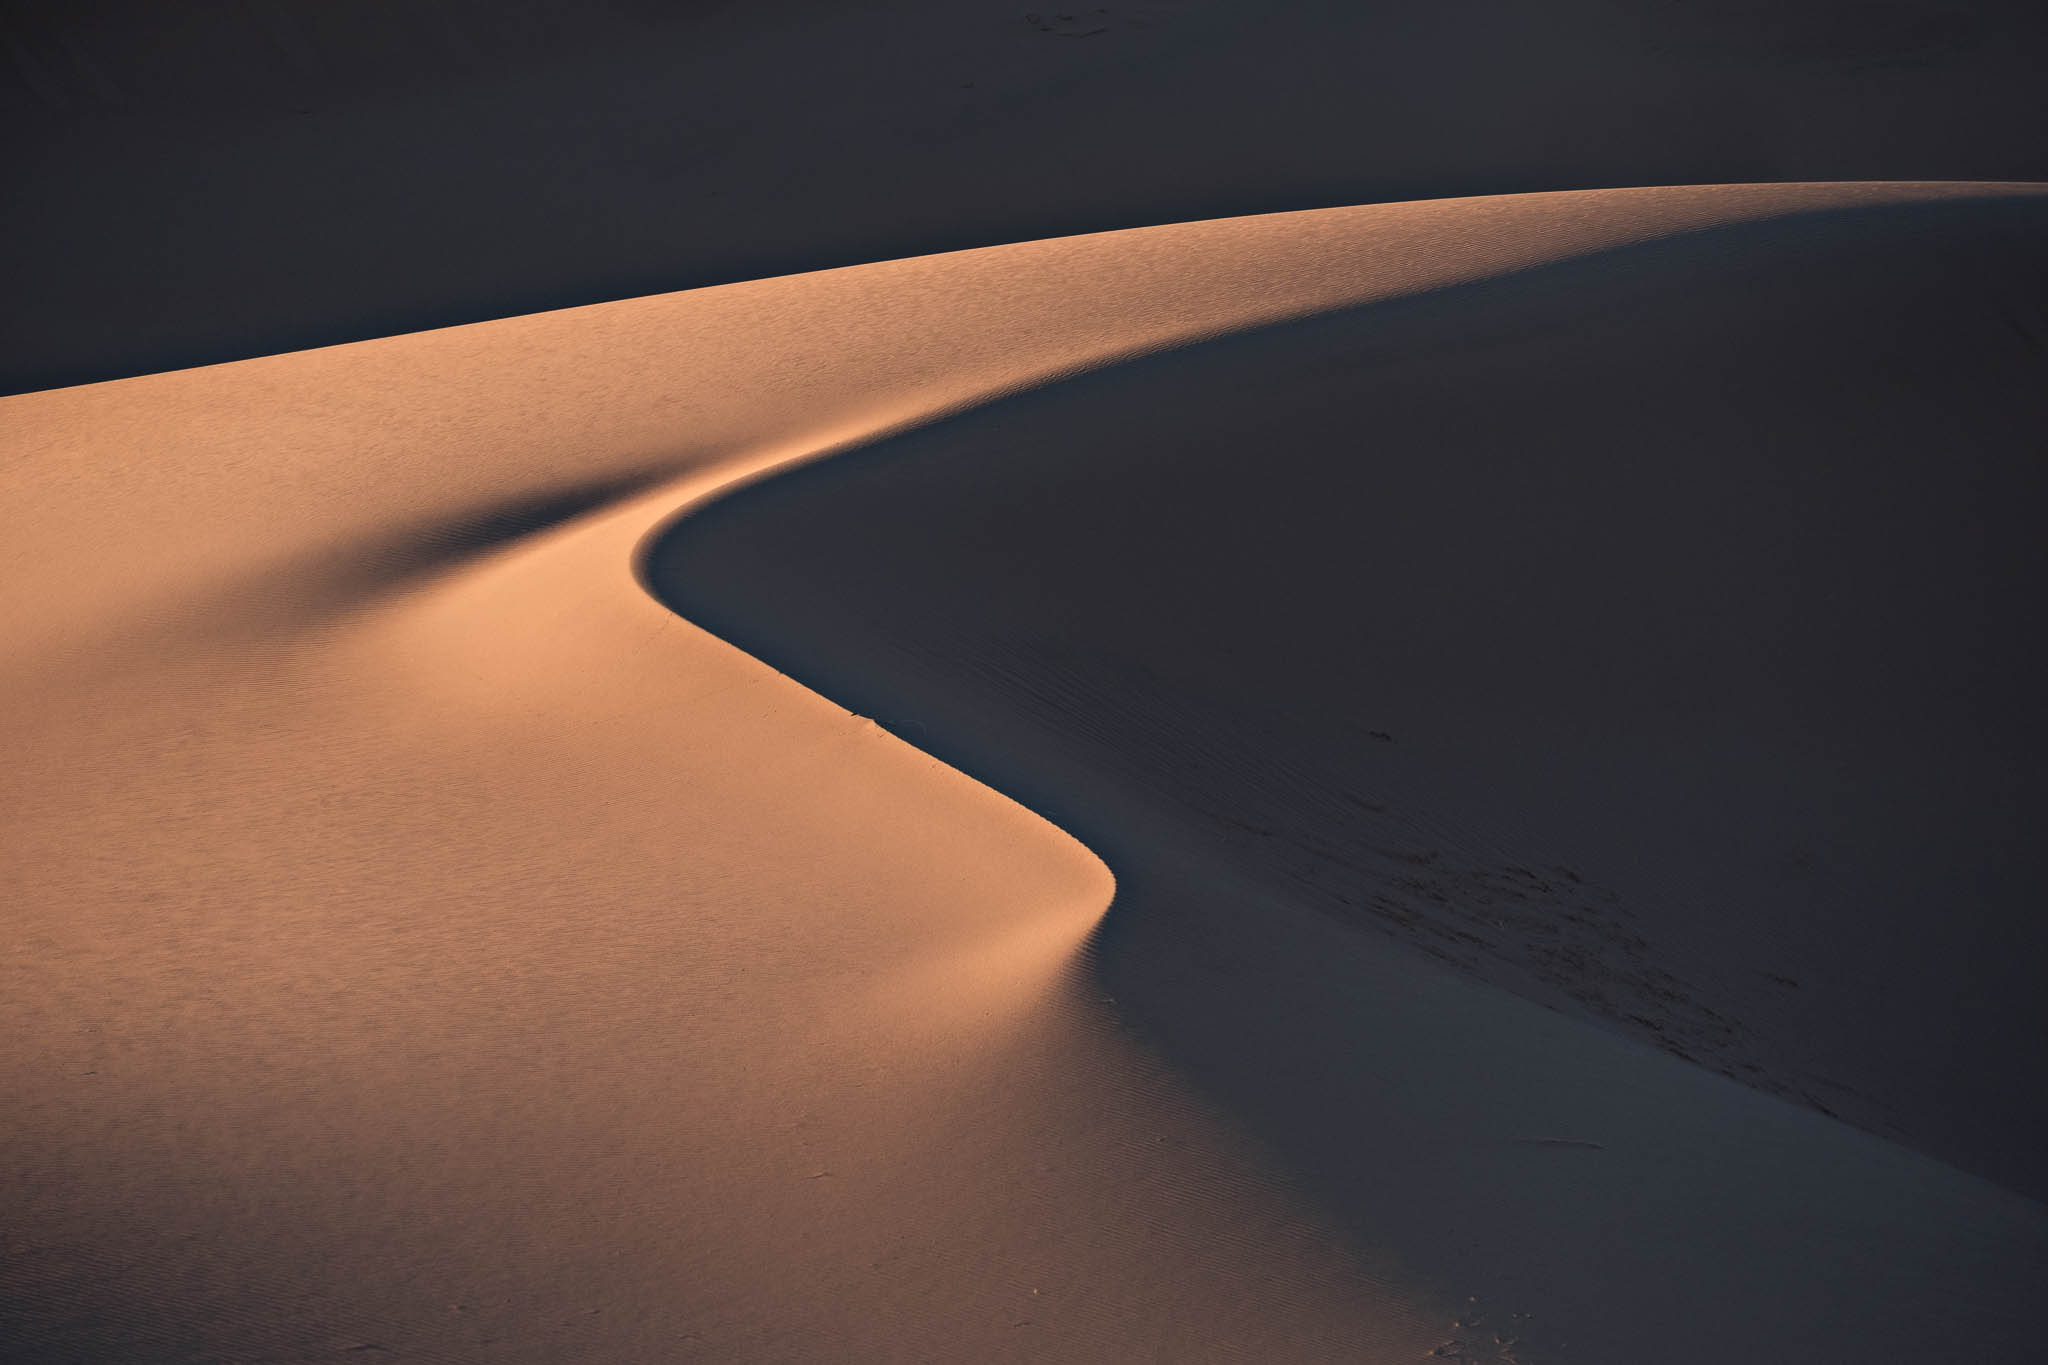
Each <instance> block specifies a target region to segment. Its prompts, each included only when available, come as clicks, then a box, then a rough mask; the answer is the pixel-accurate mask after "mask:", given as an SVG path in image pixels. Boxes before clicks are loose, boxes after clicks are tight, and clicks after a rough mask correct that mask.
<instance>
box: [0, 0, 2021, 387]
mask: <svg viewBox="0 0 2048 1365" xmlns="http://www.w3.org/2000/svg"><path fill="white" fill-rule="evenodd" d="M1039 6H1042V9H1041V11H1040V12H1038V13H1036V14H1035V15H1034V14H1031V13H1029V11H1032V10H1033V9H1034V8H1035V7H1039ZM2043 9H2044V7H2042V6H2040V5H2038V4H2036V3H2029V2H2027V0H1980V2H1976V3H1971V2H1968V0H1959V2H1956V3H1944V2H1943V0H1899V2H1898V3H1867V2H1866V3H1843V2H1842V0H1729V2H1727V3H1718V4H1715V3H1704V4H1703V3H1684V2H1682V0H1562V3H1555V4H1544V5H1531V4H1526V3H1509V2H1508V0H1463V2H1460V0H1399V2H1398V3H1381V4H1370V3H1354V2H1352V0H1345V2H1343V3H1339V2H1338V0H1323V2H1321V3H1318V2H1317V0H1262V2H1261V3H1258V4H1245V3H1224V0H1162V2H1161V3H1152V4H1138V5H1110V6H1107V7H1104V8H1100V9H1097V8H1094V7H1083V8H1080V9H1076V10H1074V11H1072V12H1071V13H1069V14H1067V15H1066V16H1065V17H1062V13H1061V12H1059V11H1056V10H1054V9H1053V8H1052V7H1051V6H1049V5H1043V0H1006V2H1005V3H986V2H985V0H895V2H894V3H891V2H889V0H867V2H866V3H852V4H829V3H811V2H808V0H757V2H756V3H748V4H739V3H657V2H656V0H576V2H574V3H572V2H571V0H526V2H525V3H518V2H516V0H514V2H506V0H342V2H339V3H325V4H310V3H301V4H296V5H291V4H270V3H260V2H258V0H184V2H179V3H165V2H163V0H156V2H154V3H123V2H120V0H99V2H98V3H94V2H93V0H15V2H14V3H11V4H7V5H5V6H4V10H0V13H4V15H5V19H4V23H0V34H4V59H0V187H4V190H0V193H4V200H0V233H4V242H0V248H4V249H0V300H4V305H0V391H7V392H19V391H24V390H32V389H37V388H44V387H50V386H55V385H61V384H74V383H82V382H88V381H93V380H100V379H107V378H113V377H117V376H122V375H131V374H139V373H147V372H152V371H156V370H162V369H168V368H177V367H182V366H189V365H197V364H205V363H210V362H215V361H221V360H230V359H236V358H241V357H247V356H251V355H259V354H268V353H273V352H278V351H284V350H293V349H298V348H303V347H307V346H315V345H324V344H330V343H335V342H342V341H349V340H356V339H361V338H365V337H371V336H378V335H388V334H392V333H398V332H406V331H413V330H418V329H421V328H426V327H435V326H444V325H449V324H455V323H463V322H472V321H479V320H482V319H485V318H492V317H502V316H509V315H514V314H520V313H526V312H532V311H535V310H539V309H546V308H558V307H566V306H572V305H577V304H584V303H591V302H597V301H600V300H604V299H610V298H620V297H629V296H634V295H639V294H645V293H650V292H657V291H663V290H671V289H681V288H688V287H692V286H697V285H704V284H711V283H717V282H723V281H731V280H739V279H748V278H758V277H761V276H767V275H775V274H781V273H787V272H791V271H799V270H809V269H817V268H823V267H829V266H836V265H846V264H852V263H856V262H860V261H867V260H878V259H888V258H894V257H900V256H905V255H913V254H918V253H923V252H934V251H946V250H952V249H956V248H962V247H972V246H979V245H988V244H992V243H997V242H1004V241H1016V240H1025V239H1032V238H1039V237H1045V236H1052V235H1059V234H1066V233H1076V232H1087V231H1097V230H1106V229H1113V228H1123V227H1135V226H1140V225H1143V224H1148V223H1158V222H1170V221H1179V220H1188V219H1199V218H1209V217H1216V216H1221V215H1229V214H1240V213H1256V212H1265V211H1277V210H1287V209H1301V208H1314V207H1321V206H1327V205H1337V204H1350V203H1363V202H1372V201H1391V200H1402V199H1415V198H1430V197H1439V196H1448V195H1467V194H1489V193H1499V192H1511V191H1522V190H1551V189H1580V188H1589V187H1597V186H1614V185H1640V184H1670V183H1700V182H1723V181H1757V180H1787V179H1792V180H1808V179H1921V178H1927V179H1981V178H1994V179H2032V178H2048V104H2044V100H2043V98H2042V96H2041V94H2040V90H2041V86H2042V75H2043V72H2044V71H2048V60H2044V53H2048V44H2044V41H2043V37H2044V30H2048V19H2044V17H2043Z"/></svg>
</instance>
